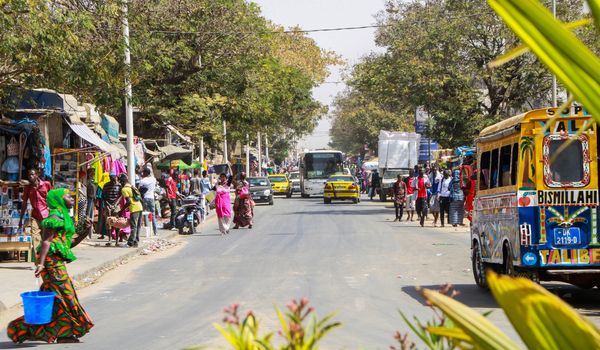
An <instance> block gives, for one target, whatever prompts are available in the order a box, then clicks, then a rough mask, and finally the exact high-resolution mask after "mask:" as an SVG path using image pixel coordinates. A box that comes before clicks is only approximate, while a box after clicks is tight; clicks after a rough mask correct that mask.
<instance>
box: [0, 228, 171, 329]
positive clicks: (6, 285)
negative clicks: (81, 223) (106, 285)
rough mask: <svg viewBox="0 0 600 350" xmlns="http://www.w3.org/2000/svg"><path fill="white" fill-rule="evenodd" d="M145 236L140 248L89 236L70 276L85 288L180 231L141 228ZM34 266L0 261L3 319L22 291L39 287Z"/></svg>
mask: <svg viewBox="0 0 600 350" xmlns="http://www.w3.org/2000/svg"><path fill="white" fill-rule="evenodd" d="M140 233H141V234H142V236H141V237H140V239H141V241H140V244H139V247H138V248H126V247H127V245H126V244H125V243H123V247H115V245H114V241H113V242H111V243H112V245H111V246H110V247H108V246H106V242H107V240H106V239H104V240H98V239H97V235H94V238H92V239H89V238H86V240H84V241H83V242H81V243H80V244H79V245H78V246H77V247H75V248H74V249H73V252H74V253H75V255H76V256H77V260H75V261H74V262H73V263H70V264H68V265H67V270H68V272H69V276H70V277H71V279H73V282H74V283H75V286H76V288H82V287H84V286H86V285H88V284H90V283H92V282H93V281H95V280H96V279H97V278H99V277H100V276H102V275H103V274H104V273H105V272H107V271H109V270H112V269H113V268H115V267H117V266H119V265H121V264H122V262H123V261H125V260H127V259H129V258H131V257H133V256H135V255H138V254H149V253H150V252H152V251H157V250H162V249H164V248H165V247H168V246H170V245H171V243H170V242H169V239H171V238H173V237H175V236H177V234H178V233H177V231H170V230H163V229H159V230H158V234H157V235H156V236H150V237H146V236H145V232H144V230H143V229H142V232H140ZM33 270H34V265H33V263H30V262H26V263H25V262H22V263H0V280H1V283H2V288H0V318H2V313H4V312H5V311H7V310H9V309H11V308H13V307H15V306H17V305H19V304H20V303H21V297H20V294H21V293H22V292H26V291H31V290H37V288H38V287H37V285H36V279H35V277H34V276H33Z"/></svg>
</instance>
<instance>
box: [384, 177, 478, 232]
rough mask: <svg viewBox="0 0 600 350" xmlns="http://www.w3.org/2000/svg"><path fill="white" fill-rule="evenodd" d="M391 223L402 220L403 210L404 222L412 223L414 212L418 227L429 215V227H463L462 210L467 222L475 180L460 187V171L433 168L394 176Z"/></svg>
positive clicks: (423, 223)
mask: <svg viewBox="0 0 600 350" xmlns="http://www.w3.org/2000/svg"><path fill="white" fill-rule="evenodd" d="M393 192H394V207H395V211H396V217H395V220H394V221H402V217H403V216H404V211H405V210H406V220H407V221H414V215H415V212H416V214H417V218H418V220H419V223H420V225H421V226H424V225H425V220H426V219H427V215H428V213H431V214H432V215H433V226H434V227H436V226H437V225H438V220H439V223H440V225H441V227H444V226H445V225H446V223H448V224H450V225H452V226H454V227H456V226H458V225H464V223H463V221H464V216H465V211H466V212H467V217H468V219H469V220H470V219H471V211H472V209H473V199H474V197H475V177H474V176H473V177H472V178H471V179H469V181H467V182H466V184H465V185H464V186H463V185H461V179H460V170H458V169H454V170H453V171H451V170H449V169H446V170H440V169H438V168H437V167H432V168H430V169H424V168H423V167H419V166H417V167H415V169H414V170H413V169H411V170H410V172H409V175H408V176H406V177H402V175H398V178H397V180H396V182H395V183H394V187H393Z"/></svg>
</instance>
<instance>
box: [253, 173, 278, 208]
mask: <svg viewBox="0 0 600 350" xmlns="http://www.w3.org/2000/svg"><path fill="white" fill-rule="evenodd" d="M247 180H248V183H249V184H250V196H252V200H253V201H254V203H267V204H269V205H273V190H272V189H271V182H270V181H269V178H268V177H249V178H248V179H247Z"/></svg>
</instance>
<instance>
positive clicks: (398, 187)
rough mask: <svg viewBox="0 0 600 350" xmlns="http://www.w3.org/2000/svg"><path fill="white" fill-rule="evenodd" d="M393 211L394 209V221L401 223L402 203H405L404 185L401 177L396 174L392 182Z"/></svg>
mask: <svg viewBox="0 0 600 350" xmlns="http://www.w3.org/2000/svg"><path fill="white" fill-rule="evenodd" d="M393 189H394V209H396V218H395V219H394V221H402V215H404V203H405V202H406V184H405V183H404V181H403V180H402V175H400V174H398V178H397V180H396V182H394V188H393Z"/></svg>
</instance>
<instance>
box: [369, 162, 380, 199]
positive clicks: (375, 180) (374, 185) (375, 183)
mask: <svg viewBox="0 0 600 350" xmlns="http://www.w3.org/2000/svg"><path fill="white" fill-rule="evenodd" d="M379 184H380V178H379V172H378V171H377V169H373V171H372V172H371V188H370V189H369V198H370V199H371V200H373V197H374V196H375V195H376V194H377V189H378V188H379Z"/></svg>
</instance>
